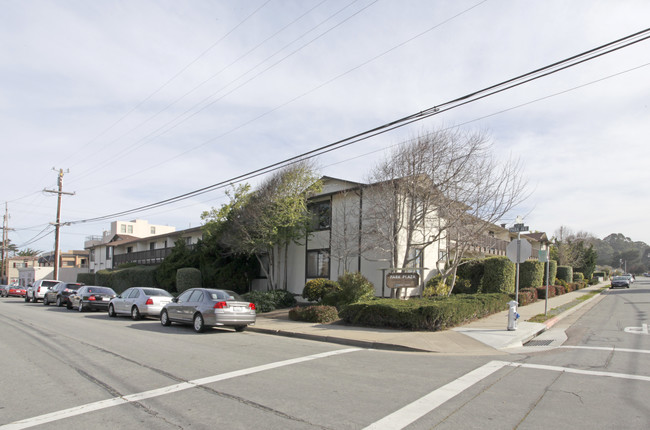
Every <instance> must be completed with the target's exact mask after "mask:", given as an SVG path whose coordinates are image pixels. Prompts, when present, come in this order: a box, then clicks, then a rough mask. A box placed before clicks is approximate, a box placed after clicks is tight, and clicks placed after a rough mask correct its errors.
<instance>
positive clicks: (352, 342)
mask: <svg viewBox="0 0 650 430" xmlns="http://www.w3.org/2000/svg"><path fill="white" fill-rule="evenodd" d="M247 331H251V332H256V333H263V334H272V335H276V336H284V337H293V338H297V339H305V340H313V341H317V342H329V343H336V344H339V345H345V346H354V347H357V348H365V349H382V350H387V351H399V352H428V353H432V352H435V351H429V350H426V349H421V348H413V347H410V346H404V345H395V344H391V343H381V342H370V341H365V340H358V339H346V338H342V337H334V336H322V335H318V334H308V333H297V332H293V331H285V330H276V329H270V328H260V327H250V326H249V327H248V329H247Z"/></svg>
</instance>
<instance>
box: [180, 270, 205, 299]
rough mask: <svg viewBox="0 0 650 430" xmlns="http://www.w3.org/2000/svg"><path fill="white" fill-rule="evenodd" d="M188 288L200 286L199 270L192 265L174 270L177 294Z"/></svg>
mask: <svg viewBox="0 0 650 430" xmlns="http://www.w3.org/2000/svg"><path fill="white" fill-rule="evenodd" d="M190 288H201V271H200V270H199V269H195V268H194V267H183V268H181V269H178V270H177V271H176V291H177V292H178V294H180V293H182V292H183V291H185V290H189V289H190Z"/></svg>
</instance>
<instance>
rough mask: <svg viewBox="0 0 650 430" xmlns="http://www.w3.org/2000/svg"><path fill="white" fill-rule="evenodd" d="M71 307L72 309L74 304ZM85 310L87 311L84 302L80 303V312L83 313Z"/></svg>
mask: <svg viewBox="0 0 650 430" xmlns="http://www.w3.org/2000/svg"><path fill="white" fill-rule="evenodd" d="M70 307H71V308H72V304H71V305H70ZM84 310H85V309H84V302H82V301H79V312H83V311H84Z"/></svg>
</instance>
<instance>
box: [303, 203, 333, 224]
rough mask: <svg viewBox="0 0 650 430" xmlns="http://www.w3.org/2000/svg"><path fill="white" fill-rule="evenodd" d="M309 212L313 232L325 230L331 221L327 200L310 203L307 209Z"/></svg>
mask: <svg viewBox="0 0 650 430" xmlns="http://www.w3.org/2000/svg"><path fill="white" fill-rule="evenodd" d="M308 209H309V212H311V227H312V229H313V230H327V229H328V228H330V224H331V220H332V205H331V202H330V201H329V200H326V201H323V202H316V203H311V204H310V205H309V207H308Z"/></svg>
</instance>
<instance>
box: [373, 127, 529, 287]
mask: <svg viewBox="0 0 650 430" xmlns="http://www.w3.org/2000/svg"><path fill="white" fill-rule="evenodd" d="M491 150H492V145H491V142H490V140H489V138H488V136H487V135H486V134H485V133H484V132H465V131H462V130H460V129H446V130H437V131H434V132H431V133H426V134H421V135H419V136H418V137H417V138H415V139H412V140H411V141H409V142H406V143H404V144H402V145H400V146H399V147H397V148H396V149H395V150H394V151H392V153H391V154H390V156H389V157H387V158H386V159H385V160H384V161H383V162H381V163H380V164H379V165H378V166H377V167H376V168H375V169H374V171H373V172H372V174H371V176H370V180H371V182H374V184H373V187H372V188H373V191H372V193H369V194H370V196H371V199H372V203H371V204H370V205H369V209H368V210H367V211H366V215H365V216H364V220H366V221H365V227H364V230H365V232H366V233H367V235H368V237H369V238H372V241H373V243H374V246H375V247H377V248H380V249H382V250H383V251H384V252H386V253H387V254H388V255H390V257H391V260H392V262H393V264H394V267H396V268H406V267H408V266H409V265H413V264H414V262H416V261H417V260H416V259H418V258H419V255H421V254H422V252H423V251H424V250H425V249H426V248H427V247H429V246H431V245H432V244H434V243H437V244H438V245H439V247H440V248H441V250H444V252H443V253H441V255H442V257H440V259H439V260H438V262H437V269H438V271H439V272H440V273H441V274H442V276H443V278H445V279H446V278H447V277H450V276H451V277H452V289H453V283H454V281H455V274H456V269H457V267H458V265H459V264H460V263H461V260H462V258H463V256H465V255H466V254H467V253H468V252H469V251H470V250H471V249H472V248H473V247H475V246H476V245H477V244H479V243H481V242H482V239H483V238H485V237H486V236H487V232H488V230H489V229H490V228H491V227H492V226H493V225H494V224H495V223H496V222H497V221H499V220H500V219H502V218H503V217H504V216H505V215H506V214H507V213H508V212H509V211H511V210H512V209H513V208H514V207H515V206H516V205H517V204H518V203H520V202H521V201H522V200H523V199H524V198H525V195H524V194H523V190H524V187H525V182H524V181H523V180H522V175H521V167H520V165H519V163H518V162H517V161H512V160H506V161H504V162H500V161H499V160H496V159H495V158H494V156H493V155H492V151H491ZM369 240H370V239H369Z"/></svg>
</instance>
